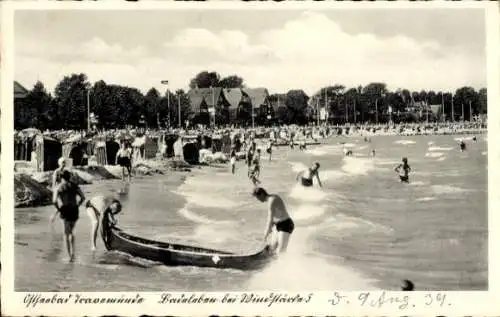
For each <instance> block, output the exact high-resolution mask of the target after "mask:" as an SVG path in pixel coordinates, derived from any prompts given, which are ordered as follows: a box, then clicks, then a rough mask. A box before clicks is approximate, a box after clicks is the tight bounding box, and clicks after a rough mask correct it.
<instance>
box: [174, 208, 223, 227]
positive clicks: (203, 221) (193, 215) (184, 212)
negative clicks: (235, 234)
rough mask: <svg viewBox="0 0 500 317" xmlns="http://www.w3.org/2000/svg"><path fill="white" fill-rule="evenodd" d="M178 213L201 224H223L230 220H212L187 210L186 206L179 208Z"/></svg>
mask: <svg viewBox="0 0 500 317" xmlns="http://www.w3.org/2000/svg"><path fill="white" fill-rule="evenodd" d="M178 212H179V214H180V215H181V216H183V217H184V218H186V219H188V220H191V221H193V222H196V223H201V224H217V223H218V224H223V223H231V221H228V220H214V219H210V218H208V217H205V216H202V215H199V214H197V213H195V212H193V211H191V210H189V209H188V208H187V207H184V208H181V209H179V211H178Z"/></svg>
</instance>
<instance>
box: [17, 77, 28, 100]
mask: <svg viewBox="0 0 500 317" xmlns="http://www.w3.org/2000/svg"><path fill="white" fill-rule="evenodd" d="M28 93H29V90H28V89H26V88H24V87H23V85H21V84H20V83H18V82H17V81H14V99H23V98H26V96H27V95H28Z"/></svg>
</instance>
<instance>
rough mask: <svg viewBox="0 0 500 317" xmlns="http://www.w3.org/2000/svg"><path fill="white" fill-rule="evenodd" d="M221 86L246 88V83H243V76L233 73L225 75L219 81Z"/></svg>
mask: <svg viewBox="0 0 500 317" xmlns="http://www.w3.org/2000/svg"><path fill="white" fill-rule="evenodd" d="M219 87H222V88H244V87H245V85H244V84H243V78H241V77H239V76H237V75H231V76H227V77H224V78H223V79H222V80H221V81H220V82H219Z"/></svg>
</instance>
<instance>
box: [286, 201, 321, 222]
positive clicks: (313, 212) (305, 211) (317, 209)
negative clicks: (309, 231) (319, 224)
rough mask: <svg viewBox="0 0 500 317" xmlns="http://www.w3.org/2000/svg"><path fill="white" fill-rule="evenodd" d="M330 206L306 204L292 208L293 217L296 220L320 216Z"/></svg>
mask: <svg viewBox="0 0 500 317" xmlns="http://www.w3.org/2000/svg"><path fill="white" fill-rule="evenodd" d="M327 207H328V206H325V205H322V206H318V205H311V204H304V205H300V206H298V207H296V208H293V209H292V210H290V213H291V215H292V218H293V219H294V220H296V221H299V222H300V221H303V220H311V219H315V218H319V217H320V216H321V215H323V214H324V213H325V211H326V209H327Z"/></svg>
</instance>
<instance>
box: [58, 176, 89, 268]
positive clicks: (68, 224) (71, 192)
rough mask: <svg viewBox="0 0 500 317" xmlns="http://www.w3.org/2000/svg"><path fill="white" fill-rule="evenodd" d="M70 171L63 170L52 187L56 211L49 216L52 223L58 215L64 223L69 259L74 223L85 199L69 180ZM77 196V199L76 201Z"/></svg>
mask: <svg viewBox="0 0 500 317" xmlns="http://www.w3.org/2000/svg"><path fill="white" fill-rule="evenodd" d="M70 179H71V173H70V172H69V171H63V172H62V174H61V183H60V184H59V185H57V187H56V188H55V189H54V196H53V198H52V203H53V204H54V206H55V207H56V212H55V213H54V214H53V215H52V217H51V218H50V222H51V223H54V220H55V219H56V216H57V215H59V217H60V218H61V220H62V222H63V225H64V242H65V244H66V249H67V251H68V256H69V261H70V262H73V261H74V260H75V234H74V230H75V225H76V222H77V221H78V218H79V208H80V206H81V205H82V203H83V202H84V201H85V195H84V194H83V192H82V190H81V189H80V187H79V186H78V185H77V184H74V183H72V182H71V181H70ZM77 197H79V201H78V202H77Z"/></svg>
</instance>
